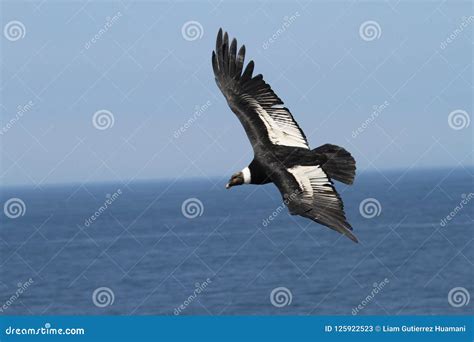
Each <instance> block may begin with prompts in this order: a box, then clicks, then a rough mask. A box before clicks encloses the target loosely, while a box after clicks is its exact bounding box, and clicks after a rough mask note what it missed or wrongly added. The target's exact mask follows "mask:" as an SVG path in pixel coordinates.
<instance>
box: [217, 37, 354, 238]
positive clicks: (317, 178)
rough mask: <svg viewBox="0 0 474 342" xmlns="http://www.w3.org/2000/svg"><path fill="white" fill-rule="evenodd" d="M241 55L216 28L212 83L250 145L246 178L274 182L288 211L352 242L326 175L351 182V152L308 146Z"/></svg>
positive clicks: (285, 110) (238, 178)
mask: <svg viewBox="0 0 474 342" xmlns="http://www.w3.org/2000/svg"><path fill="white" fill-rule="evenodd" d="M244 58H245V46H242V47H241V48H240V49H239V50H238V52H237V41H236V40H235V39H233V40H232V42H230V44H229V37H228V34H227V33H224V34H223V32H222V29H221V30H219V33H218V34H217V41H216V50H215V51H213V53H212V67H213V70H214V75H215V79H216V83H217V85H218V86H219V88H220V90H221V91H222V93H223V94H224V96H225V98H226V100H227V102H228V104H229V106H230V108H231V109H232V111H233V112H234V113H235V114H236V116H237V118H238V119H239V120H240V122H241V124H242V126H243V127H244V129H245V132H246V133H247V136H248V138H249V140H250V143H251V144H252V147H253V151H254V159H253V161H252V162H251V163H250V165H249V166H248V171H246V172H249V173H250V176H251V177H250V178H251V179H250V182H249V183H251V184H266V183H270V182H272V183H274V184H275V185H276V186H277V187H278V189H279V190H280V192H281V194H282V197H283V200H284V203H285V204H286V205H287V207H288V209H289V211H290V213H291V214H293V215H300V216H303V217H307V218H309V219H311V220H313V221H315V222H318V223H320V224H323V225H325V226H327V227H329V228H331V229H334V230H336V231H338V232H339V233H341V234H344V235H346V236H347V237H349V238H350V239H351V240H353V241H355V242H357V238H356V237H355V236H354V234H352V232H351V230H352V227H351V226H350V224H349V223H348V222H347V220H346V217H345V214H344V205H343V203H342V200H341V198H340V196H339V194H338V193H337V191H336V189H335V188H334V184H333V182H332V180H331V178H334V179H335V180H338V181H341V182H343V183H346V184H352V183H353V180H354V176H355V160H354V158H352V156H351V154H350V153H349V152H347V151H346V150H345V149H344V148H342V147H339V146H335V145H331V144H326V145H322V146H320V147H318V148H316V149H313V150H311V149H310V148H309V144H308V141H307V139H306V136H305V134H304V132H303V131H302V130H301V128H300V127H299V126H298V124H297V122H296V121H295V120H294V118H293V115H292V114H291V113H290V111H289V109H288V108H286V107H285V106H284V104H283V101H282V100H281V99H280V98H279V97H278V96H277V95H276V94H275V93H274V92H273V90H272V88H271V87H270V85H268V84H267V83H266V82H265V81H264V80H263V76H262V75H261V74H259V75H256V76H253V75H252V74H253V69H254V62H253V61H250V62H249V63H248V64H247V66H246V67H245V69H244ZM233 177H236V180H234V181H233V184H231V185H230V186H232V185H238V184H242V183H243V182H244V181H245V176H244V175H242V172H241V173H239V174H235V175H234V176H233ZM245 182H246V181H245ZM230 186H229V187H230Z"/></svg>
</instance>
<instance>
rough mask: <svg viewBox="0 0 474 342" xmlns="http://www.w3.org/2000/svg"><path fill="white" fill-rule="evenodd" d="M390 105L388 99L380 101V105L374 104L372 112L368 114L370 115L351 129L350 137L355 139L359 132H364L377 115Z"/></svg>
mask: <svg viewBox="0 0 474 342" xmlns="http://www.w3.org/2000/svg"><path fill="white" fill-rule="evenodd" d="M389 105H390V102H388V101H385V102H384V103H382V104H381V105H379V106H376V105H374V106H373V107H372V109H373V111H372V113H371V114H370V116H369V117H368V118H367V119H366V120H365V121H364V122H362V124H361V125H360V126H359V127H357V129H355V130H353V131H352V138H353V139H355V138H357V137H358V136H359V134H361V133H362V132H364V131H365V130H366V129H367V127H369V126H370V124H371V123H372V122H373V121H374V120H375V119H377V118H378V117H379V115H380V114H381V113H382V112H383V111H384V110H385V109H386V108H387V107H388V106H389Z"/></svg>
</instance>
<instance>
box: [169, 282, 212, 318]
mask: <svg viewBox="0 0 474 342" xmlns="http://www.w3.org/2000/svg"><path fill="white" fill-rule="evenodd" d="M210 283H212V280H211V279H210V278H207V279H206V280H205V281H203V282H202V283H196V284H194V287H195V288H194V291H193V293H192V294H191V295H190V296H189V297H188V298H186V299H185V300H184V302H183V304H181V305H180V306H178V307H177V308H175V309H174V311H173V313H174V315H175V316H178V315H180V314H181V313H182V312H183V311H184V310H185V309H186V308H187V307H188V306H189V305H190V304H191V303H192V302H194V300H195V299H196V298H197V297H198V296H199V295H200V294H201V293H203V292H204V290H206V288H207V287H208V286H209V284H210Z"/></svg>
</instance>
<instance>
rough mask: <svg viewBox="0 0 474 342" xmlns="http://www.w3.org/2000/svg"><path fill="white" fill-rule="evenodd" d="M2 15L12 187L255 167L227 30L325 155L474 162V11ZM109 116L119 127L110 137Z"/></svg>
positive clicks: (426, 6)
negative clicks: (215, 53)
mask: <svg viewBox="0 0 474 342" xmlns="http://www.w3.org/2000/svg"><path fill="white" fill-rule="evenodd" d="M0 12H1V27H2V33H3V34H2V36H1V37H0V38H1V39H0V42H1V54H0V57H1V59H0V68H1V69H0V70H1V80H0V111H1V126H2V134H1V135H0V139H1V146H2V152H1V179H0V182H1V183H2V184H4V185H11V184H29V185H34V186H41V185H42V184H47V183H56V182H92V181H103V180H109V181H130V180H140V179H160V178H178V179H179V178H186V177H215V176H222V177H227V176H229V175H230V174H231V173H233V172H234V171H237V170H240V169H242V168H243V167H245V166H246V165H247V163H248V162H250V160H251V159H252V151H251V147H250V144H249V142H248V140H247V138H246V136H245V132H244V131H243V129H242V128H241V126H240V124H239V122H238V121H237V119H236V117H235V116H234V115H233V113H232V112H231V111H230V109H229V108H228V106H227V104H226V103H225V101H224V99H223V97H222V95H221V93H220V92H219V90H218V88H217V86H216V85H215V82H214V78H213V74H212V68H211V64H210V56H211V51H212V49H213V48H214V43H215V36H216V33H217V30H218V29H219V27H223V28H224V29H225V30H227V31H229V33H230V35H231V36H232V37H236V38H237V39H238V41H239V44H241V43H244V44H245V45H246V47H247V58H251V59H253V60H254V61H255V63H256V73H262V74H263V75H264V78H265V80H266V81H267V82H268V83H270V85H271V86H272V88H273V89H274V90H275V92H276V93H277V94H278V95H279V96H280V97H281V98H282V99H283V101H284V102H285V104H286V105H287V106H288V108H290V110H291V111H292V113H293V115H294V117H295V118H296V120H297V121H298V123H299V124H300V126H301V127H302V129H303V130H304V131H305V133H306V135H307V136H308V139H309V142H310V145H311V146H312V147H317V146H319V145H321V144H324V143H334V144H338V145H341V146H344V147H345V148H346V149H348V150H349V151H350V152H352V154H353V155H354V156H355V158H356V160H357V163H358V169H359V170H376V171H378V172H384V170H387V169H393V168H396V169H410V170H411V169H416V168H437V167H450V168H452V167H456V166H472V165H473V158H472V137H473V131H472V127H473V124H471V123H469V122H468V121H470V119H471V118H472V92H473V86H472V60H473V58H472V42H473V40H472V39H473V37H472V25H473V24H474V19H473V18H472V17H470V16H472V15H473V14H474V13H473V10H472V5H471V3H470V2H444V3H442V2H438V1H429V2H415V1H410V2H408V1H406V2H405V1H402V2H398V1H386V2H363V3H359V2H349V1H347V2H345V1H342V2H337V3H334V2H320V1H315V2H311V3H309V2H278V3H274V2H260V3H252V4H251V3H237V2H220V1H205V2H196V3H195V2H179V3H175V2H152V1H146V2H145V1H138V2H133V3H132V2H128V1H117V2H114V1H107V2H100V3H90V2H80V1H77V2H71V3H70V2H59V1H45V2H23V1H3V2H2V3H1V11H0ZM12 22H13V23H12ZM18 22H19V23H20V24H21V25H19V24H18ZM189 22H192V23H189ZM195 22H197V23H195ZM186 23H188V26H189V25H191V27H193V26H194V27H195V28H196V29H197V36H193V31H192V30H190V31H189V32H187V31H186V30H183V26H185V24H186ZM15 25H16V27H15ZM12 26H13V30H11V29H12ZM366 26H368V28H367V30H364V27H366ZM15 28H17V29H18V30H19V37H18V36H15V34H17V33H18V31H16V32H15V30H14V29H15ZM105 28H106V29H105ZM10 30H11V31H10ZM183 32H184V33H183ZM186 32H187V33H186ZM450 37H451V38H450ZM270 38H271V40H270ZM197 108H199V111H198V113H196V110H197ZM374 108H376V110H377V112H376V113H375V114H374ZM18 112H20V113H18ZM97 112H99V113H98V114H97V115H98V116H99V117H102V116H104V115H105V116H104V117H107V116H108V117H109V118H110V117H113V125H111V126H110V123H108V125H109V126H110V127H107V128H106V129H97V128H96V126H98V125H99V126H100V122H99V123H97V122H96V125H94V123H93V117H94V113H97ZM104 113H105V114H104ZM450 113H453V114H451V115H450ZM97 115H96V116H97ZM450 120H451V121H450ZM105 124H106V126H107V122H105ZM453 127H454V128H453ZM99 128H104V127H99ZM176 132H179V133H176Z"/></svg>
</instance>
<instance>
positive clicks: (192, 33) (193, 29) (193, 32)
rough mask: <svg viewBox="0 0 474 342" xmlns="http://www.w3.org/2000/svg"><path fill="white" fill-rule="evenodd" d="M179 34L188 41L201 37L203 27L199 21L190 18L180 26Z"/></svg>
mask: <svg viewBox="0 0 474 342" xmlns="http://www.w3.org/2000/svg"><path fill="white" fill-rule="evenodd" d="M181 35H182V36H183V38H184V39H185V40H187V41H188V42H191V41H193V40H197V39H201V38H202V36H203V35H204V28H203V27H202V25H201V23H200V22H199V21H195V20H190V21H187V22H185V23H184V24H183V26H182V27H181Z"/></svg>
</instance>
